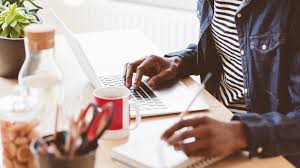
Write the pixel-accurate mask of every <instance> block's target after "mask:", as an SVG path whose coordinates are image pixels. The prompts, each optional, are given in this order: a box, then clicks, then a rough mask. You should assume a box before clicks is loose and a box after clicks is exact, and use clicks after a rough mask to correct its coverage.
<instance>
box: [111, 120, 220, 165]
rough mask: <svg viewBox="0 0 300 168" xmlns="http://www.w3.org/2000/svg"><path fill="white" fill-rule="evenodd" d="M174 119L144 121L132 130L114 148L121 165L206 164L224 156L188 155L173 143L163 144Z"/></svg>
mask: <svg viewBox="0 0 300 168" xmlns="http://www.w3.org/2000/svg"><path fill="white" fill-rule="evenodd" d="M175 121H176V120H174V119H166V120H160V121H151V122H146V123H145V122H144V123H142V124H141V125H140V126H139V127H138V128H137V129H136V130H134V131H131V132H130V137H129V140H128V142H127V143H126V144H124V145H121V146H119V147H116V148H114V149H113V150H112V153H111V156H112V158H113V160H115V161H117V162H118V163H119V164H121V165H122V167H133V168H161V167H164V168H166V167H167V168H203V167H207V166H209V165H211V164H213V163H215V162H217V161H219V160H221V159H223V158H224V157H216V158H202V157H199V158H188V157H187V156H186V155H185V154H184V153H183V152H180V151H175V150H174V148H173V147H171V146H167V145H161V144H162V141H161V140H160V135H161V134H162V132H163V131H164V130H166V128H168V127H169V126H171V125H172V124H173V123H174V122H175ZM161 148H163V150H162V149H161ZM159 151H160V152H159ZM162 152H163V154H162ZM163 158H164V159H163Z"/></svg>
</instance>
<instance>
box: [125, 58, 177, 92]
mask: <svg viewBox="0 0 300 168" xmlns="http://www.w3.org/2000/svg"><path fill="white" fill-rule="evenodd" d="M181 62H182V60H181V58H179V57H175V58H164V57H160V56H156V55H151V56H148V57H145V58H142V59H139V60H136V61H134V62H130V63H127V64H126V65H125V68H124V74H123V78H124V83H125V85H126V86H127V87H128V88H130V87H131V86H132V83H133V82H132V77H133V74H134V73H136V78H135V81H134V89H138V88H140V86H141V85H142V82H141V81H142V78H143V76H144V75H145V76H148V77H150V79H149V80H148V85H149V86H150V87H152V88H156V87H157V86H159V85H160V84H161V83H163V82H166V81H170V80H174V79H176V78H177V76H178V72H179V68H180V64H181Z"/></svg>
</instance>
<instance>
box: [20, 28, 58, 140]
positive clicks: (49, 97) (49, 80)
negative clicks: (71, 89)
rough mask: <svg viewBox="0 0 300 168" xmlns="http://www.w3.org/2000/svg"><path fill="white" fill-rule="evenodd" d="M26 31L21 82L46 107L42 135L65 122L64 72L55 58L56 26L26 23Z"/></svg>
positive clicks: (54, 129)
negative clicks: (28, 24) (63, 107)
mask: <svg viewBox="0 0 300 168" xmlns="http://www.w3.org/2000/svg"><path fill="white" fill-rule="evenodd" d="M24 32H25V39H24V41H25V50H26V59H25V62H24V64H23V66H22V68H21V70H20V73H19V78H18V79H19V84H20V85H22V86H23V87H24V88H26V91H27V93H28V94H30V95H32V96H34V97H37V98H38V99H39V101H40V103H41V104H43V105H44V107H45V108H44V110H43V111H42V112H41V113H40V116H41V117H42V120H43V122H42V123H41V124H42V126H41V127H43V128H42V129H43V131H41V133H42V136H44V135H48V134H53V133H54V132H55V131H57V129H58V128H57V127H59V126H58V123H62V118H63V114H62V104H63V97H64V90H63V75H62V72H61V70H60V68H59V67H58V65H57V63H56V61H55V47H54V46H55V45H54V44H55V40H54V36H55V28H54V27H53V26H51V25H45V24H37V25H30V26H27V27H26V28H25V30H24Z"/></svg>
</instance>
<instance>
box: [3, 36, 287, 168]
mask: <svg viewBox="0 0 300 168" xmlns="http://www.w3.org/2000/svg"><path fill="white" fill-rule="evenodd" d="M78 38H79V39H80V41H81V42H82V44H83V48H84V49H85V51H86V53H87V55H88V57H93V59H94V60H93V63H99V65H98V64H97V66H98V67H100V69H101V72H103V73H105V72H106V73H115V72H117V73H118V72H120V70H122V64H124V62H125V61H128V60H132V59H135V58H138V57H141V56H144V55H147V54H151V53H154V54H162V53H160V51H159V50H158V49H157V48H156V47H155V46H154V45H153V44H152V43H151V42H150V41H149V40H147V39H146V38H145V37H144V36H143V35H142V34H141V33H138V32H134V31H124V32H103V33H88V34H81V35H79V36H78ZM128 38H130V41H129V42H128ZM120 53H122V55H121V54H120ZM124 53H126V55H124ZM56 57H57V60H58V64H59V65H60V66H61V68H62V70H63V72H64V76H65V81H64V85H65V93H66V94H65V95H66V97H65V104H68V103H70V102H69V101H70V100H71V98H72V97H74V96H79V95H84V97H86V98H85V103H88V102H89V101H91V99H90V98H91V93H92V90H93V89H92V87H91V85H90V84H89V82H88V80H87V78H86V77H85V75H84V73H83V72H82V70H81V68H80V66H79V64H78V62H77V61H76V59H75V58H74V56H73V53H72V50H71V49H70V48H69V46H68V45H67V44H66V41H65V40H64V38H62V37H61V36H58V37H57V40H56ZM103 61H105V63H103ZM112 65H113V66H112ZM100 69H99V70H100ZM183 82H184V83H185V84H186V85H187V86H188V87H189V88H190V89H193V90H196V89H197V88H198V87H199V86H198V84H197V83H196V82H195V81H193V80H192V79H191V78H188V79H184V80H183ZM15 83H16V81H15V80H11V79H5V78H0V96H1V95H6V94H8V93H9V92H10V91H11V89H12V88H13V86H14V85H15ZM200 96H201V97H202V99H203V100H206V101H207V103H208V104H209V105H210V109H209V110H208V111H205V112H199V113H201V114H205V115H209V116H211V117H214V118H216V119H219V120H230V118H231V117H232V114H231V112H230V111H229V110H228V109H226V108H225V107H224V106H223V105H222V104H221V103H220V102H218V101H217V100H216V99H215V98H214V97H213V96H212V95H210V94H209V93H208V92H207V91H203V92H202V94H201V95H200ZM199 113H193V114H191V115H195V114H199ZM172 117H176V115H168V116H159V117H150V118H145V119H143V121H142V124H143V123H144V122H151V121H154V120H162V119H168V118H172ZM129 139H130V138H129ZM126 141H128V139H123V140H118V141H100V147H99V149H98V151H97V161H96V166H95V167H97V168H98V167H103V168H119V167H121V166H120V165H118V164H117V163H115V162H114V161H112V159H111V157H110V151H111V149H112V148H113V147H115V146H118V145H120V144H123V143H126ZM210 167H212V168H221V167H222V168H224V167H234V168H240V167H249V168H250V167H251V168H255V167H257V168H260V167H261V168H266V167H270V168H276V167H278V168H283V167H293V166H292V165H291V164H290V163H289V162H288V161H287V160H285V159H284V158H283V157H281V156H278V157H273V158H265V159H257V158H256V159H248V158H247V156H246V154H242V153H239V154H236V155H233V156H231V157H229V158H227V159H225V160H223V161H220V162H218V163H217V164H214V165H212V166H210Z"/></svg>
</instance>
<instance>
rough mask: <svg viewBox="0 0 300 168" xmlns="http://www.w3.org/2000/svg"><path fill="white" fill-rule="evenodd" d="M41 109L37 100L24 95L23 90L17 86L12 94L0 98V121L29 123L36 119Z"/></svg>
mask: <svg viewBox="0 0 300 168" xmlns="http://www.w3.org/2000/svg"><path fill="white" fill-rule="evenodd" d="M41 108H42V105H41V104H40V103H39V101H38V99H37V98H35V97H33V96H31V95H27V94H25V92H24V88H22V87H20V86H17V87H16V88H15V90H14V92H13V94H11V95H8V96H5V97H2V98H0V120H6V121H11V122H27V121H31V120H34V119H36V118H37V117H36V116H37V113H38V112H39V110H40V109H41Z"/></svg>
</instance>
